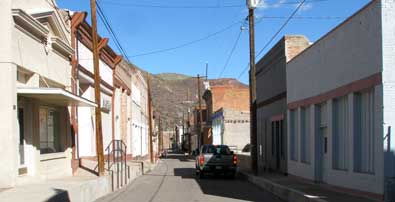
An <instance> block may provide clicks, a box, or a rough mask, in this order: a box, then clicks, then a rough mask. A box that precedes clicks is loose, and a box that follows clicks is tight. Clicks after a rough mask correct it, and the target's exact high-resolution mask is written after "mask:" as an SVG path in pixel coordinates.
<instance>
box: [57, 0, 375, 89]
mask: <svg viewBox="0 0 395 202" xmlns="http://www.w3.org/2000/svg"><path fill="white" fill-rule="evenodd" d="M298 1H299V0H266V1H264V3H263V4H262V6H261V8H259V9H257V10H256V12H255V13H256V18H257V19H256V21H257V22H258V23H257V24H256V26H255V29H256V33H255V35H256V52H259V51H260V50H261V49H262V48H263V46H264V45H265V44H266V43H267V42H268V41H269V39H270V38H271V37H272V36H273V35H274V33H275V32H277V30H278V29H279V27H280V26H281V25H282V24H283V23H284V21H285V20H286V19H268V18H262V17H287V16H289V15H290V14H291V13H292V12H293V11H294V10H295V8H296V6H297V4H290V3H292V2H298ZM369 1H370V0H346V1H345V0H307V3H306V4H305V6H304V7H303V8H302V9H301V10H300V11H299V12H298V13H297V15H296V16H297V17H323V18H324V19H320V20H318V19H293V20H291V21H290V23H289V24H288V25H287V26H286V27H285V28H284V29H283V31H282V32H281V33H280V34H279V35H278V36H277V38H276V39H275V40H274V41H273V42H272V43H271V44H270V45H269V47H268V48H267V49H265V50H264V51H263V53H262V54H261V55H259V56H258V59H259V58H261V57H262V56H263V55H264V53H265V52H266V51H268V50H269V49H270V48H271V47H272V46H273V45H274V44H275V43H276V42H277V41H278V40H279V39H280V38H281V37H282V36H283V35H285V34H302V35H305V36H307V37H308V38H309V40H310V41H312V42H314V41H315V40H317V39H319V38H320V37H321V36H322V35H324V34H325V33H327V32H328V31H330V30H331V29H332V28H334V27H335V26H336V25H338V24H339V23H341V22H342V21H344V20H345V19H346V18H347V17H349V16H350V15H352V14H353V13H354V12H356V11H357V10H359V9H360V8H362V7H363V6H364V5H365V4H367V3H368V2H369ZM89 2H90V1H89V0H57V3H58V6H59V7H61V8H66V9H69V10H73V11H88V12H90V7H89ZM99 2H100V3H101V5H102V7H103V10H104V12H105V14H106V16H107V18H108V19H109V21H110V24H111V25H112V27H113V29H114V31H115V32H116V34H117V35H118V38H119V40H120V42H121V43H122V46H123V47H124V49H125V51H126V52H127V54H128V55H129V57H130V60H131V61H132V62H133V63H134V64H136V65H138V66H139V67H141V68H143V69H145V70H148V71H149V72H151V73H164V72H174V73H181V74H187V75H196V74H204V73H205V63H206V62H208V64H209V71H208V76H209V78H218V76H219V75H220V72H221V71H222V70H223V68H224V65H225V63H226V60H227V58H228V56H229V55H230V52H231V50H232V47H233V46H234V44H235V41H236V39H237V37H238V35H239V33H240V27H241V25H242V21H244V19H245V18H246V16H247V12H248V11H247V9H246V7H245V6H244V5H245V0H189V1H185V0H135V1H132V0H100V1H99ZM337 17H340V18H337ZM327 18H330V19H327ZM333 18H334V19H333ZM87 20H88V22H90V18H87ZM237 22H240V23H237ZM98 23H99V24H98V26H99V33H100V35H101V36H105V37H109V36H110V35H109V33H108V32H107V30H106V29H105V27H104V25H103V23H102V22H101V21H100V19H99V21H98ZM235 23H236V24H235ZM232 24H233V26H232V27H230V28H229V29H226V30H225V31H223V32H221V33H219V34H217V35H214V36H212V37H210V38H208V39H206V40H202V41H199V42H198V43H194V44H192V45H189V46H185V47H183V48H179V49H175V50H172V51H167V52H161V53H157V54H151V55H144V56H135V55H139V54H144V53H147V52H151V51H156V50H161V49H166V48H172V47H176V46H179V45H182V44H185V43H188V42H190V41H194V40H197V39H201V38H203V37H206V36H208V35H210V34H212V33H215V32H218V31H220V30H223V29H224V28H226V27H228V26H230V25H232ZM110 44H112V47H113V49H114V50H115V51H117V52H118V53H119V51H118V50H117V49H116V46H115V45H114V44H113V43H112V42H111V38H110ZM248 61H249V44H248V30H245V31H242V33H241V36H240V40H239V41H238V43H237V46H236V49H235V51H234V53H233V55H232V57H231V59H230V60H229V63H228V65H227V66H226V68H225V70H224V73H223V74H222V77H226V78H230V77H231V78H239V80H240V81H242V82H244V83H248V73H247V72H246V73H244V74H243V75H242V76H241V77H239V75H240V73H241V72H242V70H243V69H244V68H245V67H246V65H247V64H248Z"/></svg>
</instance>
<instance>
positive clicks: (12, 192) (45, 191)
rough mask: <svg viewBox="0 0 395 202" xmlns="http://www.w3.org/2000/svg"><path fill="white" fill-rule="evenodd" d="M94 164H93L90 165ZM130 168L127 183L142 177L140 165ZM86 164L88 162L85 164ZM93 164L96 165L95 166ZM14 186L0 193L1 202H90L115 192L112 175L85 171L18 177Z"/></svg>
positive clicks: (149, 167)
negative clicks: (48, 175) (71, 174)
mask: <svg viewBox="0 0 395 202" xmlns="http://www.w3.org/2000/svg"><path fill="white" fill-rule="evenodd" d="M93 164H94V163H93ZM127 164H128V165H129V166H130V168H131V169H130V179H129V180H128V183H130V182H132V181H133V180H134V179H135V178H137V177H138V176H141V175H142V168H141V163H140V162H127ZM85 165H89V162H86V161H85ZM95 165H96V164H95ZM154 166H155V165H151V164H149V163H146V162H145V163H144V170H145V171H148V170H151V169H152V168H153V167H154ZM20 182H21V183H19V184H18V185H17V186H16V187H14V188H10V189H1V190H0V201H13V202H25V201H29V202H42V201H49V202H69V201H72V202H91V201H95V200H96V199H98V198H100V197H103V196H105V195H107V194H109V193H111V192H112V191H113V189H115V190H116V189H117V187H116V184H113V183H115V182H114V176H113V177H112V176H111V175H106V176H102V177H98V176H96V175H94V174H92V173H91V172H88V171H86V170H84V169H79V170H78V171H77V172H76V176H70V177H63V178H59V179H46V180H42V179H36V178H30V177H29V176H24V177H21V179H20Z"/></svg>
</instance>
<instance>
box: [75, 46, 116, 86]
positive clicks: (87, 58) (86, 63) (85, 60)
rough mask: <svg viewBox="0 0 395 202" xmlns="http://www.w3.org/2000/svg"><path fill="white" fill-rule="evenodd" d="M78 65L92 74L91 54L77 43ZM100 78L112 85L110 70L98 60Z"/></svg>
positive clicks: (86, 48)
mask: <svg viewBox="0 0 395 202" xmlns="http://www.w3.org/2000/svg"><path fill="white" fill-rule="evenodd" d="M78 55H79V59H80V60H79V63H80V64H81V65H82V66H83V67H85V68H86V69H87V70H88V71H89V72H91V73H92V74H93V72H94V70H93V53H92V51H91V50H89V48H88V47H86V46H85V45H84V44H82V43H81V42H80V41H78ZM99 69H100V77H101V78H102V79H103V80H104V81H105V82H107V83H108V84H110V85H112V84H113V78H112V69H111V68H110V67H109V66H108V65H107V64H106V63H105V62H103V60H101V59H100V60H99Z"/></svg>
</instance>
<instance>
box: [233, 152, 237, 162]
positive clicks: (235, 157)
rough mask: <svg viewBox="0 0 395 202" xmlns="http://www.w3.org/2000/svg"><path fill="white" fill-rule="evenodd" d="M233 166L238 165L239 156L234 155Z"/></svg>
mask: <svg viewBox="0 0 395 202" xmlns="http://www.w3.org/2000/svg"><path fill="white" fill-rule="evenodd" d="M233 165H237V156H236V154H233Z"/></svg>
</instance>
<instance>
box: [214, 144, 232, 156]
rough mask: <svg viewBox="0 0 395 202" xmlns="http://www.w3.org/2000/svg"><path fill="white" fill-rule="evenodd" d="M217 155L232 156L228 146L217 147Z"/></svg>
mask: <svg viewBox="0 0 395 202" xmlns="http://www.w3.org/2000/svg"><path fill="white" fill-rule="evenodd" d="M216 153H217V154H223V155H230V149H229V147H228V146H225V145H219V146H216Z"/></svg>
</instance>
